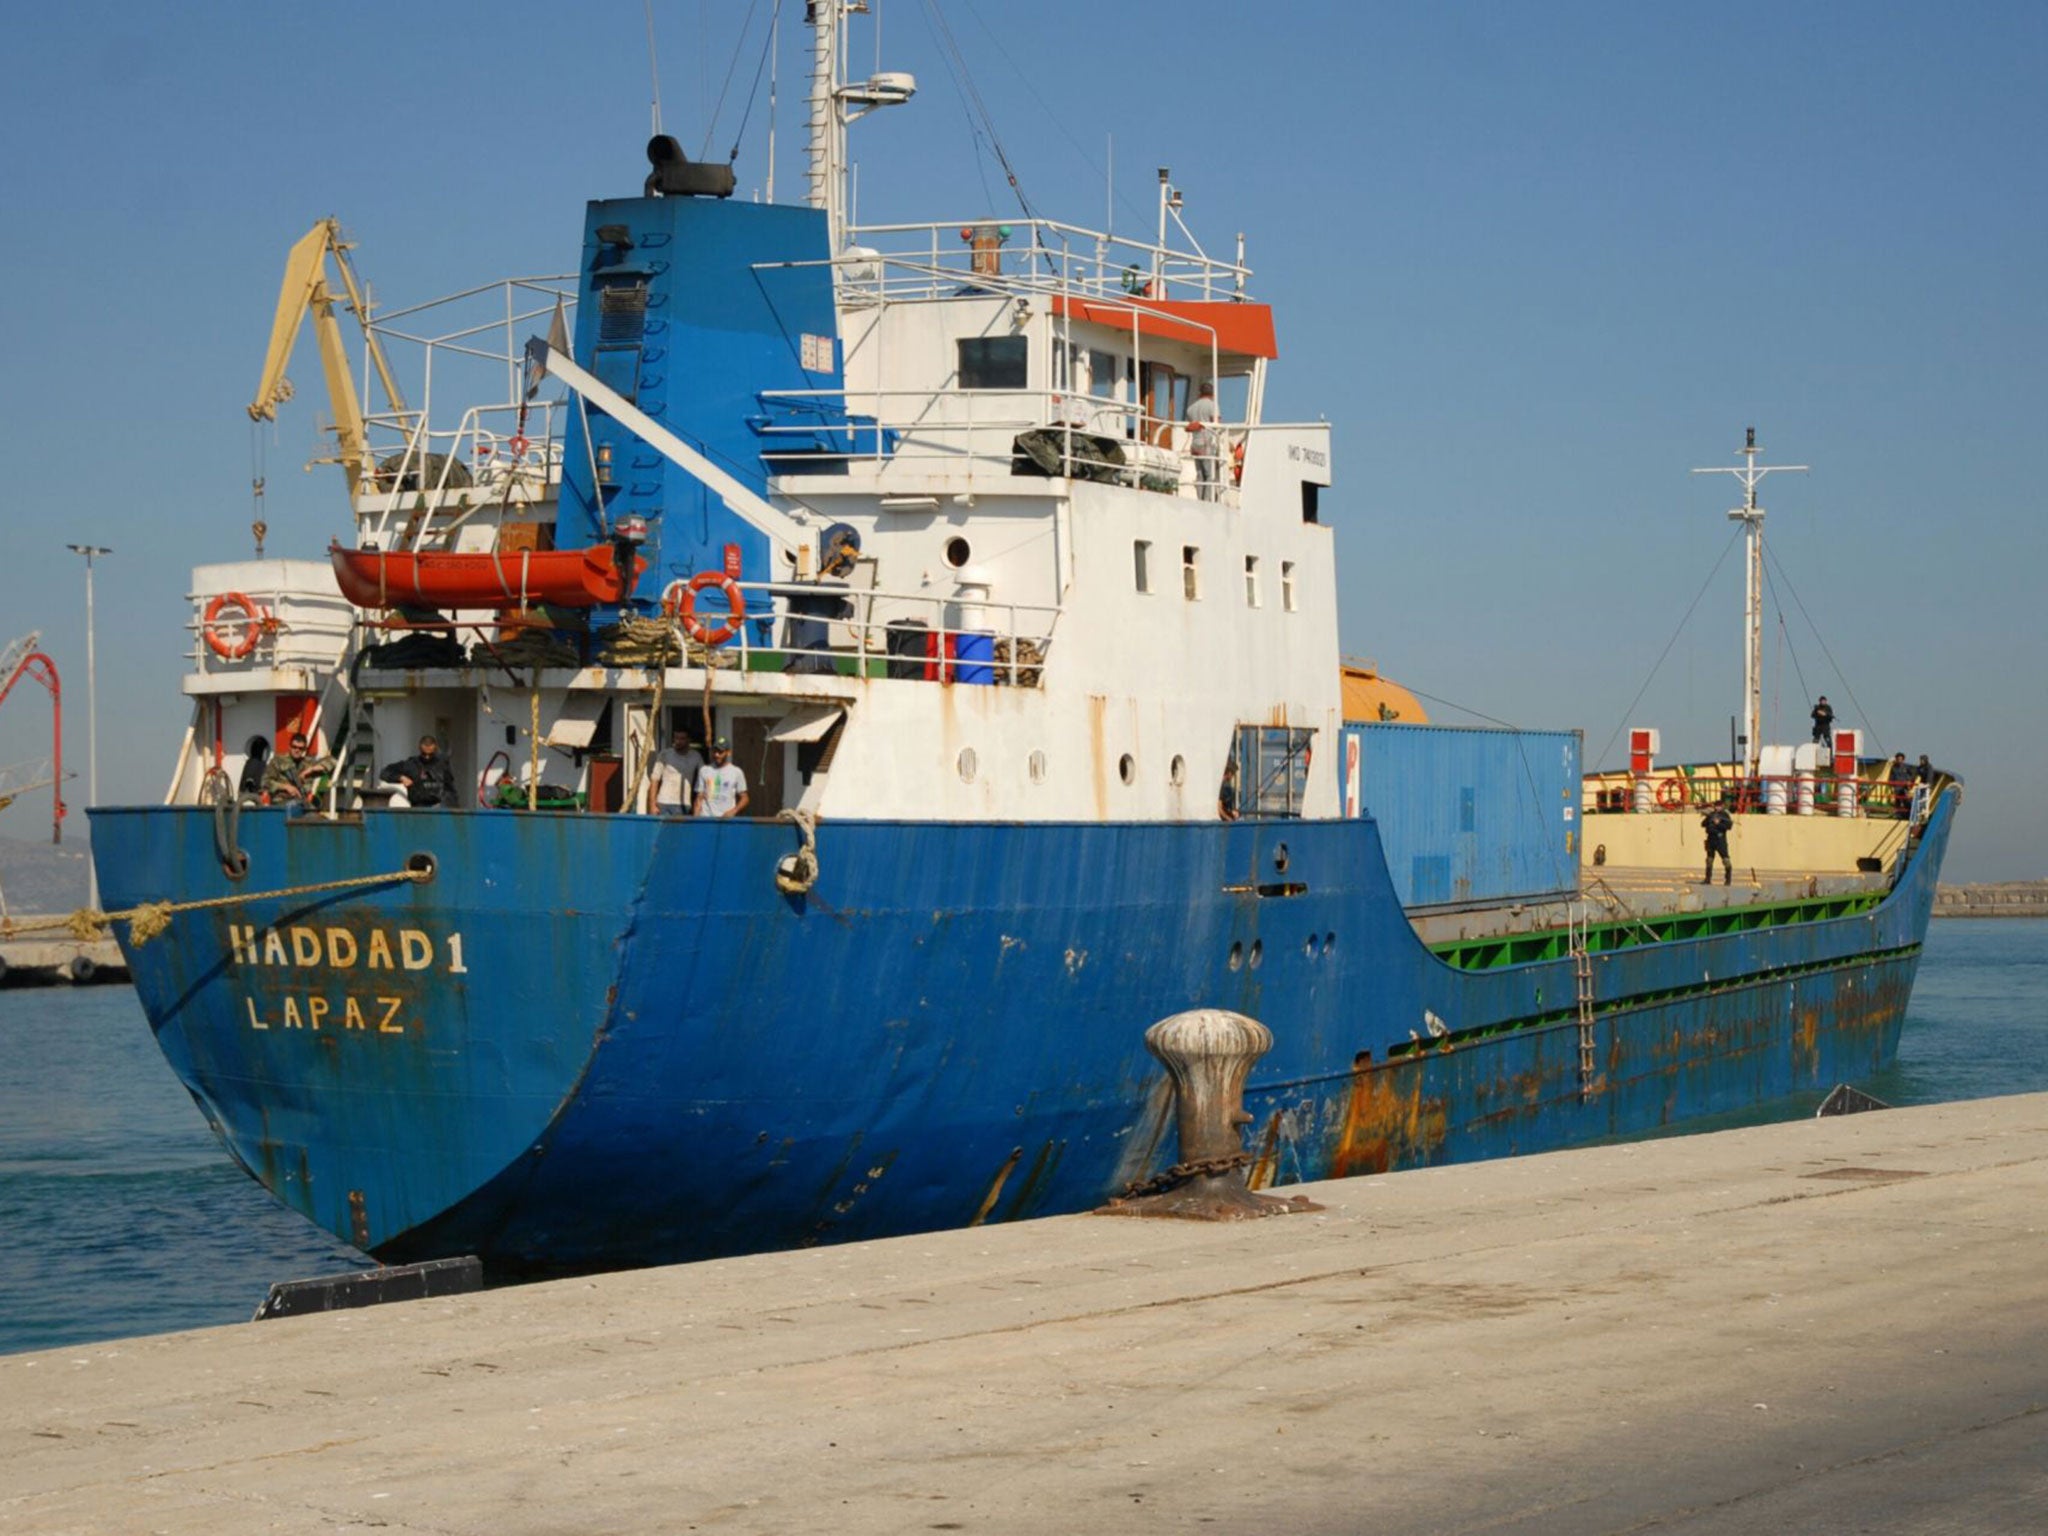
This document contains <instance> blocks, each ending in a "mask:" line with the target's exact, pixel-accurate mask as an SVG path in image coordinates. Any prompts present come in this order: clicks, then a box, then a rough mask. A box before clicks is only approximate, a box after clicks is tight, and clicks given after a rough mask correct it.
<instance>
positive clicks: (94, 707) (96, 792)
mask: <svg viewBox="0 0 2048 1536" xmlns="http://www.w3.org/2000/svg"><path fill="white" fill-rule="evenodd" d="M64 547H65V548H66V549H68V550H70V551H71V553H73V554H74V555H83V556H85V803H86V808H87V809H88V810H90V809H91V808H92V807H94V806H96V805H98V804H99V803H100V703H99V670H98V667H97V665H96V663H95V658H94V656H93V616H92V563H93V561H94V560H95V559H96V558H98V557H99V556H101V555H111V554H112V553H113V551H112V550H111V549H108V548H107V547H106V546H105V545H104V544H67V545H65V546H64ZM58 792H59V793H60V794H61V793H62V792H63V787H62V786H61V785H60V786H58ZM85 904H86V905H87V906H88V907H93V908H97V907H98V906H99V904H100V872H99V867H98V866H97V865H96V864H94V863H93V859H92V850H91V849H90V848H89V847H88V848H87V850H86V856H85Z"/></svg>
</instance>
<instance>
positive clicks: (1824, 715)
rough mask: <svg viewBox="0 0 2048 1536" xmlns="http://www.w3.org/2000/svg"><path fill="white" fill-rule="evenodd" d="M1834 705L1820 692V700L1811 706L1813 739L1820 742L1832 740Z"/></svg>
mask: <svg viewBox="0 0 2048 1536" xmlns="http://www.w3.org/2000/svg"><path fill="white" fill-rule="evenodd" d="M1834 730H1835V706H1834V705H1832V704H1830V703H1829V702H1828V696H1827V695H1826V694H1822V695H1821V696H1820V702H1819V703H1818V704H1816V705H1814V706H1813V739H1814V740H1815V741H1818V742H1821V743H1827V742H1830V741H1832V740H1834Z"/></svg>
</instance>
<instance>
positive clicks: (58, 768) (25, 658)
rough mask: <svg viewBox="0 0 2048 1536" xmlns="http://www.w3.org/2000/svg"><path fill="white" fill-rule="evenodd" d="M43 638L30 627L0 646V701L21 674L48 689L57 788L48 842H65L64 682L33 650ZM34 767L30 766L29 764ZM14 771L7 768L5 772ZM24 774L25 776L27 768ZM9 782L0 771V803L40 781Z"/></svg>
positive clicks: (53, 793)
mask: <svg viewBox="0 0 2048 1536" xmlns="http://www.w3.org/2000/svg"><path fill="white" fill-rule="evenodd" d="M41 638H42V632H41V631H40V630H31V631H30V632H29V633H27V634H25V635H23V636H22V637H21V638H20V639H19V640H15V641H13V642H11V643H10V644H8V645H6V646H0V704H5V703H6V702H7V696H8V695H9V694H10V693H12V692H13V691H14V685H15V684H16V683H18V682H20V681H21V680H22V679H23V678H24V677H32V678H34V679H35V680H36V681H37V682H39V683H41V684H42V685H43V686H44V687H45V688H47V689H49V691H50V779H49V782H50V783H52V784H54V785H55V786H56V788H55V789H54V790H52V791H51V795H50V800H51V806H50V841H51V842H53V843H61V842H63V841H64V812H65V809H66V807H65V804H64V684H63V682H62V681H61V680H60V679H59V678H58V676H57V663H55V662H54V661H52V660H50V658H49V657H47V656H45V655H44V654H43V653H42V652H41V651H39V650H37V649H36V642H37V641H38V640H40V639H41ZM29 766H33V765H29ZM15 771H16V770H15V769H8V770H7V774H12V773H14V772H15ZM22 771H23V776H24V777H26V771H27V770H26V767H24V769H23V770H22ZM40 782H41V781H40V780H39V781H38V783H37V784H19V785H10V784H8V783H7V782H6V774H0V794H5V796H6V799H0V805H5V804H7V803H8V801H11V800H12V799H13V798H14V797H15V796H16V795H19V794H24V793H26V792H27V791H28V790H30V789H34V788H37V787H38V786H39V784H40Z"/></svg>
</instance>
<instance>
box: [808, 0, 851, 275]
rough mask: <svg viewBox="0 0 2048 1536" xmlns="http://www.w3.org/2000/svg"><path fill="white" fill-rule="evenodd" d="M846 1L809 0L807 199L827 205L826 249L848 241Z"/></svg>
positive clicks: (816, 205)
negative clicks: (842, 43) (842, 79)
mask: <svg viewBox="0 0 2048 1536" xmlns="http://www.w3.org/2000/svg"><path fill="white" fill-rule="evenodd" d="M845 9H846V0H808V3H807V4H806V5H805V6H804V20H805V22H806V23H808V24H809V26H810V28H811V94H810V118H809V128H810V139H809V142H808V144H807V145H806V148H805V152H804V153H805V172H804V201H805V202H806V203H808V204H809V205H810V206H811V207H813V208H822V209H824V210H825V230H826V234H827V237H828V240H829V244H828V246H827V249H828V250H830V251H831V253H832V254H833V255H834V256H837V255H838V254H839V248H840V246H841V245H842V244H844V243H845V241H844V237H845V222H846V112H845V107H844V106H843V104H842V103H841V102H840V99H839V34H840V20H841V16H842V14H843V13H844V11H845Z"/></svg>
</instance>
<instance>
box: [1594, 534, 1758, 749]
mask: <svg viewBox="0 0 2048 1536" xmlns="http://www.w3.org/2000/svg"><path fill="white" fill-rule="evenodd" d="M1741 537H1742V529H1741V527H1740V526H1738V527H1737V528H1736V530H1735V532H1733V533H1731V534H1730V535H1729V536H1728V542H1727V543H1726V544H1724V545H1722V546H1721V558H1720V559H1718V560H1716V561H1715V562H1714V568H1713V569H1712V570H1711V571H1709V572H1707V579H1706V580H1705V581H1703V582H1701V583H1700V589H1699V591H1697V592H1695V593H1693V595H1692V601H1691V602H1690V603H1688V604H1686V608H1685V613H1684V615H1683V616H1682V617H1681V618H1680V619H1679V621H1678V626H1677V628H1675V629H1673V630H1672V631H1671V638H1670V639H1669V640H1666V641H1665V642H1664V649H1663V650H1661V651H1659V652H1658V653H1657V659H1656V660H1655V661H1654V662H1652V663H1651V664H1650V675H1649V676H1648V677H1645V678H1644V679H1643V686H1642V687H1640V688H1638V689H1637V690H1636V696H1635V697H1634V698H1632V699H1630V700H1629V701H1628V708H1627V709H1624V710H1623V711H1622V712H1621V722H1622V723H1621V724H1620V725H1617V726H1615V728H1614V734H1613V735H1612V736H1609V737H1608V738H1607V745H1606V746H1603V747H1602V748H1601V749H1600V754H1599V756H1597V757H1595V758H1594V759H1593V760H1592V761H1593V762H1594V763H1604V762H1606V761H1607V754H1608V752H1609V750H1610V749H1612V747H1613V746H1614V743H1615V742H1616V741H1618V740H1619V739H1620V738H1621V732H1622V729H1623V727H1624V726H1626V725H1627V723H1628V717H1629V716H1630V715H1632V714H1634V713H1635V712H1636V706H1637V705H1638V704H1640V703H1642V702H1643V695H1644V694H1646V693H1648V692H1649V691H1650V684H1652V683H1654V682H1655V681H1656V680H1657V672H1658V670H1659V669H1660V668H1661V667H1662V666H1663V665H1664V658H1665V657H1667V656H1669V655H1670V654H1671V647H1672V646H1674V645H1676V644H1678V637H1679V636H1680V635H1682V634H1684V633H1685V626H1686V625H1687V624H1690V623H1691V622H1692V615H1693V610H1694V609H1695V608H1697V607H1699V605H1700V599H1701V598H1703V597H1705V596H1706V595H1707V588H1708V587H1711V586H1712V585H1713V584H1714V578H1715V577H1716V576H1718V575H1719V574H1720V573H1721V567H1722V566H1724V565H1726V564H1727V563H1728V552H1729V551H1730V550H1731V549H1733V548H1734V547H1735V541H1736V540H1737V539H1739V538H1741Z"/></svg>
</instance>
